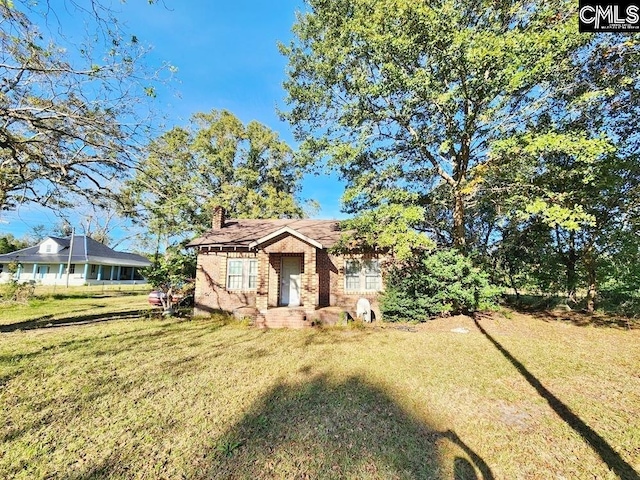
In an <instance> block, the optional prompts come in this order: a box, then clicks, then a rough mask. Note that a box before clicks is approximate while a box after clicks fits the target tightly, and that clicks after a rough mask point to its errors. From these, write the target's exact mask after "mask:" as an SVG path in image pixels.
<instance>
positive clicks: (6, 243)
mask: <svg viewBox="0 0 640 480" xmlns="http://www.w3.org/2000/svg"><path fill="white" fill-rule="evenodd" d="M28 246H29V245H27V244H26V243H25V242H22V241H20V240H18V239H16V238H15V237H14V236H13V235H11V234H8V235H2V236H0V254H3V253H11V252H15V251H16V250H20V249H22V248H26V247H28Z"/></svg>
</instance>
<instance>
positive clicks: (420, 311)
mask: <svg viewBox="0 0 640 480" xmlns="http://www.w3.org/2000/svg"><path fill="white" fill-rule="evenodd" d="M499 294H500V290H499V289H498V288H496V287H494V286H492V285H490V284H489V282H488V280H487V275H486V274H485V273H483V272H481V271H480V270H479V269H478V268H476V267H474V266H473V265H472V264H471V261H470V260H469V259H468V258H467V257H465V256H463V255H462V254H460V253H459V252H458V251H457V250H454V249H445V250H437V251H432V252H425V253H423V254H422V255H416V256H415V257H414V258H412V259H409V260H407V261H405V262H404V263H403V264H401V265H398V266H395V267H392V268H391V270H390V272H389V274H388V276H387V278H386V281H385V291H384V293H383V294H382V298H381V303H380V306H381V309H382V314H383V316H384V319H385V320H389V321H406V320H411V321H419V322H423V321H426V320H428V319H429V318H430V317H434V316H442V315H450V314H458V313H469V312H474V311H478V310H485V309H488V308H491V307H493V306H495V304H496V301H497V296H498V295H499Z"/></svg>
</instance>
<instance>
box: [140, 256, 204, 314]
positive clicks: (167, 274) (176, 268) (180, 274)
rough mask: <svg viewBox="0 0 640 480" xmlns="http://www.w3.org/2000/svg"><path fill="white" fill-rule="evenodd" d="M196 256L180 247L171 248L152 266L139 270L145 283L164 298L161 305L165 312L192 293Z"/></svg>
mask: <svg viewBox="0 0 640 480" xmlns="http://www.w3.org/2000/svg"><path fill="white" fill-rule="evenodd" d="M195 272H196V254H195V252H194V251H187V252H185V251H184V250H183V249H182V248H181V247H180V246H173V247H170V248H168V249H167V251H166V252H165V253H164V254H163V255H161V256H158V257H157V258H156V260H155V261H154V263H153V265H151V266H150V267H147V268H145V269H142V270H141V273H142V275H143V276H144V277H145V278H146V279H147V282H149V284H150V285H151V286H152V287H153V288H154V289H156V290H158V291H160V292H162V293H163V294H164V297H163V298H162V299H161V300H162V305H163V307H164V308H165V310H167V311H171V310H172V309H173V307H175V305H176V303H177V300H178V299H182V298H184V297H185V296H186V295H191V294H192V293H193V287H194V285H193V283H192V282H189V280H190V279H192V278H194V277H195Z"/></svg>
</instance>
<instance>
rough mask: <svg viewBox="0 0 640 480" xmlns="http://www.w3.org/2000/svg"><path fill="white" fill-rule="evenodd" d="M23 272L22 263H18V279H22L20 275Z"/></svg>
mask: <svg viewBox="0 0 640 480" xmlns="http://www.w3.org/2000/svg"><path fill="white" fill-rule="evenodd" d="M21 274H22V264H21V263H19V264H18V271H17V272H16V281H18V280H20V275H21Z"/></svg>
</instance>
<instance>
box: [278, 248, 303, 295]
mask: <svg viewBox="0 0 640 480" xmlns="http://www.w3.org/2000/svg"><path fill="white" fill-rule="evenodd" d="M300 260H301V259H300V257H282V265H281V268H280V304H281V305H287V306H289V307H297V306H298V305H300V280H301V277H302V275H301V272H300V270H301V268H300Z"/></svg>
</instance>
